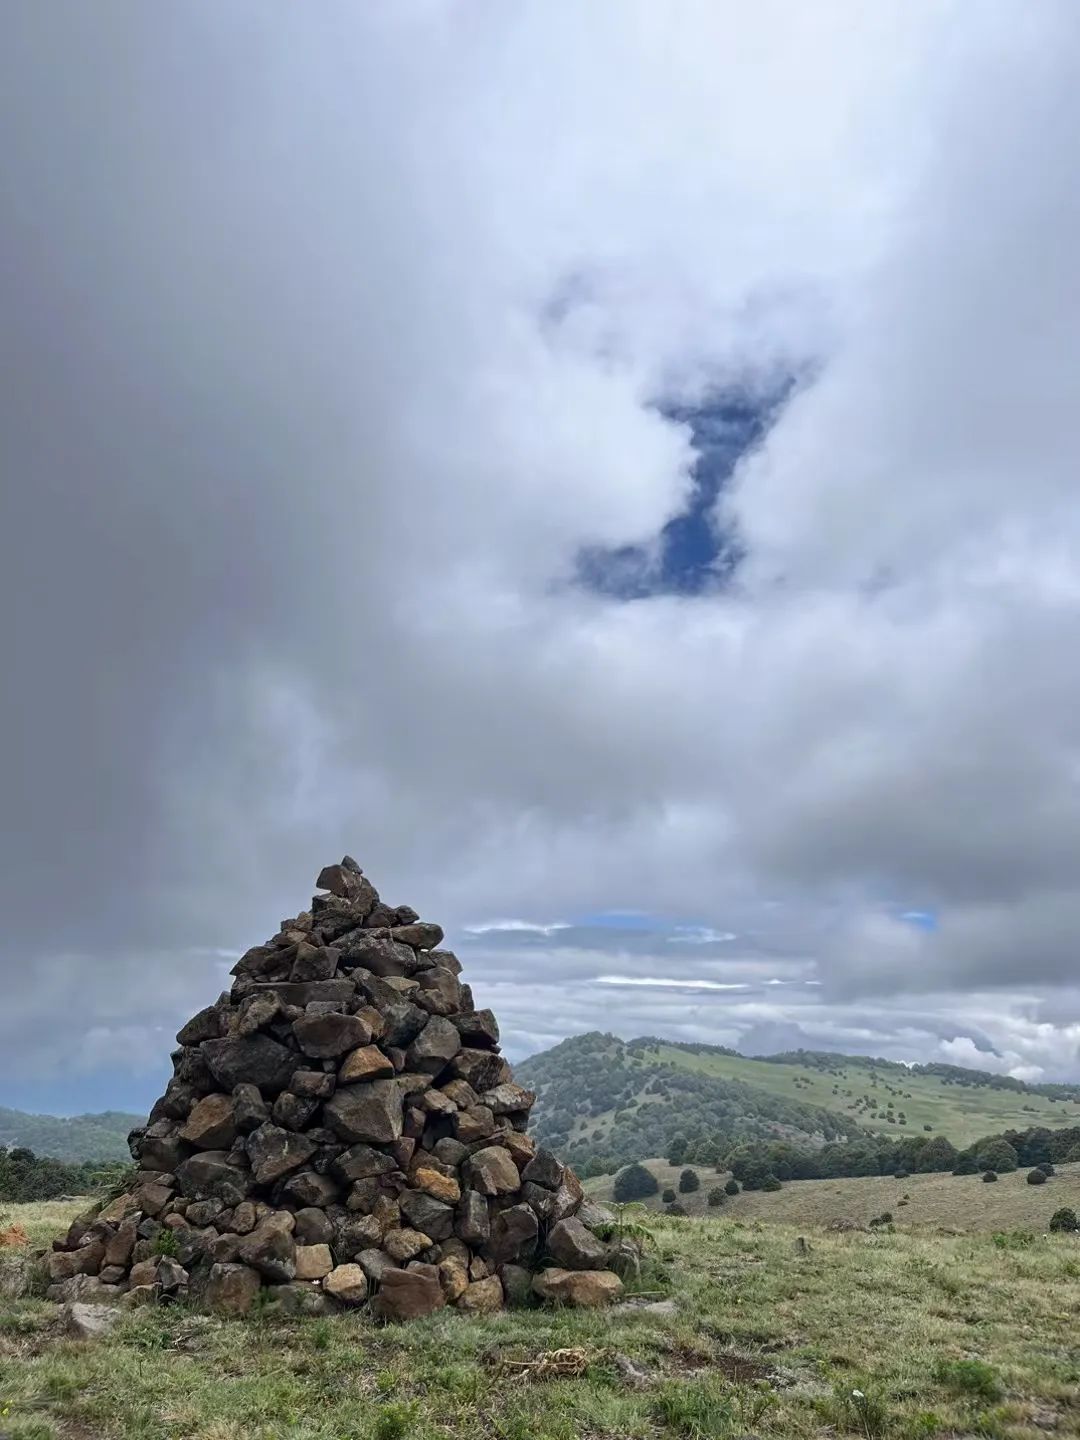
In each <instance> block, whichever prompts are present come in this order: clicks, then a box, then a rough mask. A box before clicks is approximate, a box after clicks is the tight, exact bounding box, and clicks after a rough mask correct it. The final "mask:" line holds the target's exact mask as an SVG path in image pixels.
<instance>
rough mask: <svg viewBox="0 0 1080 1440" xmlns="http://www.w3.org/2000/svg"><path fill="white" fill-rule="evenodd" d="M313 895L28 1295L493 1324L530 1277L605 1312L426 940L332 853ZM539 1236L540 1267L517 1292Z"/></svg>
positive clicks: (580, 1228)
mask: <svg viewBox="0 0 1080 1440" xmlns="http://www.w3.org/2000/svg"><path fill="white" fill-rule="evenodd" d="M316 883H317V885H318V888H319V890H320V891H321V892H323V893H320V894H319V895H317V896H316V897H315V898H314V900H313V901H312V904H311V909H310V910H307V911H304V912H303V913H302V914H300V915H298V916H296V917H295V918H294V919H291V920H286V921H285V922H284V923H283V925H282V927H281V930H280V931H279V933H278V934H277V935H275V936H274V938H273V939H272V940H270V941H268V942H267V943H266V944H265V945H257V946H255V947H254V948H253V949H251V950H249V951H248V952H247V954H246V955H244V956H243V957H242V959H241V960H240V961H239V962H238V963H237V964H236V965H235V966H234V968H233V972H232V973H233V975H234V977H235V980H234V983H233V986H232V989H231V991H229V992H228V993H227V994H223V995H222V996H220V997H219V999H218V1000H217V1001H215V1003H214V1004H213V1005H208V1006H207V1007H206V1008H205V1009H204V1010H200V1011H199V1013H198V1014H197V1015H195V1016H193V1018H192V1019H191V1020H189V1021H188V1023H187V1024H186V1025H185V1026H183V1028H182V1029H181V1030H180V1032H179V1034H178V1035H177V1042H178V1045H179V1047H180V1048H179V1049H177V1050H176V1051H174V1052H173V1057H172V1059H173V1078H172V1079H171V1080H170V1082H169V1084H168V1087H167V1088H166V1091H165V1094H164V1095H163V1096H162V1097H161V1099H160V1100H159V1101H158V1102H157V1104H156V1105H155V1106H154V1108H153V1110H152V1111H151V1112H150V1117H149V1121H148V1123H147V1125H146V1126H145V1127H142V1128H140V1129H138V1130H134V1131H132V1133H131V1136H130V1137H129V1143H130V1146H131V1152H132V1155H133V1156H134V1158H135V1161H136V1163H137V1164H138V1166H139V1171H138V1174H137V1176H136V1177H135V1180H134V1182H133V1183H132V1185H131V1188H130V1189H129V1190H128V1191H126V1192H125V1193H124V1194H122V1195H119V1196H118V1197H116V1198H115V1199H113V1200H111V1201H110V1202H109V1203H108V1204H106V1205H104V1206H102V1207H99V1208H98V1209H96V1210H95V1211H93V1212H91V1213H90V1214H88V1215H85V1216H83V1217H81V1218H80V1219H78V1220H76V1221H75V1223H74V1224H73V1225H72V1226H71V1228H70V1229H69V1231H68V1233H67V1235H66V1237H65V1238H64V1239H63V1240H58V1241H56V1242H54V1246H53V1251H52V1253H51V1254H49V1255H48V1256H47V1257H46V1259H45V1272H46V1279H47V1281H48V1291H47V1293H48V1295H49V1297H50V1298H51V1299H54V1300H60V1301H64V1302H67V1303H69V1304H70V1303H72V1302H78V1303H79V1304H81V1305H87V1304H90V1305H94V1304H100V1303H102V1302H106V1303H108V1302H110V1301H111V1302H113V1303H116V1302H118V1301H122V1302H123V1303H124V1304H127V1305H138V1304H143V1303H147V1302H159V1303H161V1302H165V1303H167V1302H170V1301H175V1300H179V1299H189V1300H191V1301H194V1302H195V1303H198V1304H201V1305H203V1306H205V1307H206V1308H208V1309H212V1310H216V1311H218V1312H219V1313H221V1314H224V1315H243V1314H246V1313H247V1312H248V1311H249V1310H250V1309H251V1307H252V1306H253V1305H254V1304H255V1302H256V1300H257V1299H258V1298H259V1297H260V1295H261V1294H262V1292H264V1291H265V1292H266V1297H265V1298H266V1299H267V1300H268V1301H269V1302H271V1303H272V1305H273V1308H274V1309H275V1310H277V1311H279V1312H281V1313H284V1314H293V1315H309V1314H326V1313H328V1312H329V1311H332V1310H337V1309H340V1308H342V1307H346V1306H348V1307H355V1306H358V1305H364V1304H368V1303H370V1304H371V1305H372V1307H373V1309H374V1312H375V1313H376V1314H378V1315H380V1316H381V1317H383V1318H385V1319H393V1320H404V1319H411V1318H413V1317H415V1316H419V1315H425V1314H429V1313H430V1312H431V1311H433V1310H436V1309H440V1308H442V1307H443V1306H446V1305H450V1306H454V1307H456V1308H458V1309H461V1310H464V1311H468V1312H469V1313H473V1314H475V1313H476V1312H478V1311H486V1310H492V1309H498V1308H499V1307H500V1306H501V1305H503V1304H504V1303H506V1301H507V1297H508V1295H509V1296H510V1298H515V1299H521V1298H524V1297H526V1296H528V1294H529V1293H530V1291H529V1285H530V1280H531V1281H532V1293H533V1294H535V1295H538V1296H541V1297H543V1298H550V1299H553V1300H556V1301H559V1302H561V1303H569V1304H575V1305H582V1304H586V1305H587V1304H606V1303H607V1302H608V1301H610V1299H612V1298H613V1296H614V1295H615V1294H616V1293H617V1291H618V1288H619V1286H620V1281H619V1279H618V1277H617V1276H616V1275H614V1274H613V1273H611V1271H610V1270H609V1268H608V1266H609V1264H610V1263H611V1259H612V1255H611V1251H610V1249H609V1247H607V1246H606V1245H605V1244H604V1243H603V1242H602V1241H601V1240H599V1239H598V1238H597V1237H596V1236H595V1235H594V1234H593V1233H592V1232H591V1230H590V1229H589V1228H588V1227H587V1226H586V1225H583V1224H582V1223H581V1219H580V1218H574V1217H577V1216H578V1215H579V1212H582V1201H583V1195H582V1189H581V1185H580V1183H579V1181H578V1179H577V1176H576V1175H575V1174H574V1173H573V1171H572V1170H570V1169H569V1168H567V1167H565V1166H563V1165H561V1164H560V1163H559V1161H558V1160H557V1159H556V1157H555V1156H554V1155H552V1154H550V1153H549V1152H548V1151H545V1150H538V1149H537V1147H536V1144H535V1142H534V1141H533V1140H531V1139H530V1138H529V1136H528V1134H527V1133H526V1130H527V1126H528V1121H529V1111H530V1109H531V1107H532V1104H533V1101H534V1100H535V1096H534V1095H533V1094H532V1093H531V1092H530V1091H528V1090H525V1089H523V1088H522V1087H521V1086H520V1085H516V1084H515V1083H514V1079H513V1075H512V1074H511V1071H510V1067H509V1065H508V1064H507V1062H506V1061H505V1060H504V1059H503V1057H502V1056H501V1055H500V1054H499V1044H498V1040H499V1029H498V1025H497V1024H496V1022H495V1017H494V1015H492V1013H491V1011H490V1010H476V1009H475V1007H474V1004H473V997H472V992H471V991H470V989H469V987H468V985H466V984H463V983H462V981H461V979H460V975H461V966H460V964H459V963H458V961H457V959H456V957H455V956H454V955H453V954H452V953H451V952H450V951H449V950H443V949H440V948H439V946H440V945H441V943H442V939H443V932H442V930H441V929H440V928H439V926H438V925H432V924H427V923H423V922H421V920H420V917H419V916H418V915H417V913H416V911H415V910H411V909H410V908H409V907H408V906H397V907H394V906H390V905H386V904H384V903H383V902H382V901H381V900H380V898H379V895H378V893H377V892H376V890H375V888H374V886H373V885H372V884H371V882H370V881H369V880H368V879H367V878H366V876H364V875H363V874H362V873H361V870H360V867H359V866H358V865H357V864H356V862H355V861H354V860H352V859H350V858H349V857H348V856H346V857H345V858H344V859H343V860H342V861H341V863H340V864H339V865H328V866H326V867H325V869H324V870H323V871H322V872H321V873H320V875H319V878H318V881H317V882H316ZM582 1216H583V1218H586V1219H588V1218H589V1217H590V1216H591V1217H593V1219H592V1223H593V1224H595V1223H596V1220H597V1218H605V1217H604V1216H603V1212H597V1207H595V1206H586V1207H585V1209H584V1211H583V1212H582ZM548 1237H551V1240H552V1241H553V1244H552V1245H551V1247H550V1253H551V1254H552V1255H554V1256H555V1257H556V1259H557V1260H558V1263H559V1266H560V1268H559V1269H551V1270H547V1271H543V1270H542V1271H541V1272H540V1273H539V1275H537V1276H536V1277H535V1279H532V1277H531V1274H530V1272H532V1271H534V1270H535V1268H536V1263H537V1260H538V1257H539V1256H540V1255H541V1254H542V1253H544V1252H545V1250H546V1249H547V1248H548V1244H547V1242H548Z"/></svg>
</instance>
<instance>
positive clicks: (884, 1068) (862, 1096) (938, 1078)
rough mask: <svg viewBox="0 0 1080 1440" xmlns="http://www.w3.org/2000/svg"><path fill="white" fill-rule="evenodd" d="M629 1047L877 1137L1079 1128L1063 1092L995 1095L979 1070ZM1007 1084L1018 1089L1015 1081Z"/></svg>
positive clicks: (1074, 1107)
mask: <svg viewBox="0 0 1080 1440" xmlns="http://www.w3.org/2000/svg"><path fill="white" fill-rule="evenodd" d="M634 1043H635V1044H636V1045H640V1044H644V1045H645V1047H646V1048H645V1053H646V1055H647V1056H649V1058H651V1059H653V1060H657V1061H659V1062H660V1063H666V1064H673V1065H677V1066H679V1067H682V1068H686V1069H689V1070H693V1071H696V1072H697V1073H699V1074H702V1075H710V1076H715V1077H717V1078H720V1079H725V1080H741V1081H743V1083H744V1084H747V1085H753V1086H755V1087H756V1088H757V1089H759V1090H767V1091H768V1092H769V1093H770V1094H771V1095H777V1096H792V1097H795V1098H798V1099H800V1100H805V1101H806V1102H807V1103H808V1104H812V1105H820V1106H823V1107H824V1108H825V1109H827V1110H834V1111H837V1112H838V1113H840V1114H842V1115H845V1116H847V1118H849V1119H851V1120H855V1121H857V1122H858V1124H859V1125H861V1126H862V1127H863V1128H864V1129H866V1130H871V1131H873V1132H875V1133H877V1134H880V1135H885V1134H888V1135H892V1136H896V1135H901V1134H903V1133H904V1132H905V1130H907V1131H909V1132H910V1131H912V1130H916V1131H924V1129H925V1126H927V1125H930V1126H931V1127H932V1129H933V1131H934V1133H935V1134H941V1135H945V1136H947V1137H948V1139H950V1140H951V1141H952V1142H953V1144H954V1145H956V1146H957V1147H958V1148H959V1149H962V1148H963V1147H964V1146H965V1145H970V1144H971V1142H972V1141H973V1140H977V1139H978V1138H979V1137H980V1136H982V1135H991V1134H998V1133H999V1132H1000V1131H1002V1130H1013V1129H1015V1130H1024V1129H1027V1128H1028V1126H1031V1125H1046V1126H1049V1127H1051V1128H1053V1127H1055V1126H1058V1125H1077V1124H1080V1099H1074V1098H1071V1096H1070V1097H1068V1098H1066V1095H1065V1094H1064V1093H1063V1095H1062V1098H1060V1099H1054V1098H1052V1097H1051V1096H1049V1095H1046V1094H1043V1093H1041V1088H1040V1089H1034V1088H1032V1087H1027V1086H1023V1087H1020V1088H1017V1089H1012V1088H1009V1089H1004V1088H1001V1089H999V1088H997V1087H996V1086H994V1085H993V1084H991V1083H986V1082H988V1081H993V1080H994V1079H996V1078H997V1077H994V1076H983V1074H982V1072H980V1071H968V1072H965V1071H963V1070H961V1069H960V1067H953V1066H949V1067H944V1066H943V1067H941V1068H942V1070H943V1071H944V1072H946V1073H943V1074H930V1073H927V1072H926V1070H921V1071H918V1072H912V1071H910V1070H907V1069H905V1068H904V1067H903V1066H899V1065H892V1064H887V1063H885V1064H882V1063H880V1062H879V1063H875V1062H873V1061H868V1060H864V1059H862V1058H860V1057H855V1058H852V1057H849V1056H845V1055H831V1056H827V1057H816V1056H814V1057H808V1059H809V1060H810V1063H807V1064H799V1063H797V1061H795V1059H794V1057H787V1056H785V1057H784V1059H783V1060H782V1061H780V1060H772V1059H769V1060H748V1059H746V1058H745V1057H744V1056H742V1055H732V1054H730V1053H727V1052H725V1051H723V1050H719V1049H715V1050H714V1049H710V1048H707V1047H705V1046H701V1047H689V1046H681V1045H672V1044H669V1043H665V1042H664V1041H654V1040H650V1041H645V1042H640V1041H639V1042H634ZM819 1059H826V1060H828V1061H829V1062H831V1063H830V1065H829V1068H825V1067H824V1066H822V1065H821V1064H820V1063H814V1061H816V1060H819ZM965 1075H969V1076H970V1077H971V1079H970V1080H968V1081H967V1082H966V1083H962V1082H961V1081H960V1079H959V1078H954V1077H960V1076H965ZM980 1081H981V1082H982V1083H980ZM1012 1084H1013V1085H1016V1086H1018V1087H1019V1082H1018V1081H1013V1082H1012ZM1055 1088H1056V1087H1055ZM1062 1089H1063V1091H1064V1087H1062ZM890 1111H891V1112H892V1115H893V1119H891V1120H890V1119H889V1112H890ZM901 1116H903V1117H904V1119H905V1120H906V1122H907V1124H906V1126H905V1125H904V1124H903V1123H902V1122H901V1118H900V1117H901Z"/></svg>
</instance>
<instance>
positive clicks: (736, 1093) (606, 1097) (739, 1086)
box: [515, 1032, 859, 1173]
mask: <svg viewBox="0 0 1080 1440" xmlns="http://www.w3.org/2000/svg"><path fill="white" fill-rule="evenodd" d="M687 1059H690V1060H692V1061H693V1063H685V1062H686V1060H687ZM698 1061H699V1057H697V1056H693V1057H685V1056H681V1055H680V1054H679V1052H677V1051H672V1055H671V1057H668V1056H667V1055H666V1054H665V1055H663V1056H658V1055H656V1054H655V1053H648V1052H647V1051H646V1049H645V1045H644V1042H633V1043H631V1044H629V1045H628V1044H625V1043H624V1042H623V1041H621V1040H619V1039H617V1038H616V1037H615V1036H614V1035H601V1034H599V1033H596V1032H594V1033H592V1034H589V1035H578V1036H575V1037H574V1038H573V1039H571V1040H564V1041H563V1042H562V1044H561V1045H556V1046H555V1047H554V1048H553V1049H551V1050H546V1051H544V1053H543V1054H541V1055H534V1056H533V1057H532V1058H531V1059H529V1060H526V1061H525V1062H524V1063H523V1064H521V1065H519V1066H517V1067H515V1074H516V1078H517V1079H518V1080H519V1082H520V1083H521V1084H522V1085H527V1086H528V1087H529V1089H531V1090H535V1091H536V1093H537V1096H538V1099H537V1105H536V1109H535V1110H534V1111H533V1129H534V1132H535V1134H536V1136H537V1138H538V1139H540V1140H542V1141H543V1142H544V1143H545V1144H546V1145H549V1146H551V1148H553V1149H557V1150H558V1151H559V1153H560V1154H562V1155H563V1156H564V1157H565V1158H566V1159H567V1160H569V1161H570V1163H571V1164H573V1165H575V1166H577V1167H579V1168H580V1169H581V1170H582V1171H584V1172H585V1173H592V1172H593V1171H595V1170H596V1169H597V1168H599V1167H600V1166H603V1168H605V1169H615V1168H617V1167H618V1166H619V1165H622V1164H625V1163H626V1162H627V1161H628V1160H636V1159H637V1158H638V1157H639V1156H641V1155H655V1154H658V1153H664V1152H665V1151H666V1150H667V1147H668V1145H669V1144H670V1142H671V1140H672V1139H673V1138H674V1137H675V1136H676V1135H678V1134H679V1133H683V1134H687V1135H689V1134H696V1135H707V1136H708V1144H709V1145H710V1146H711V1147H712V1148H713V1149H714V1150H715V1151H716V1158H719V1155H720V1153H721V1152H722V1151H724V1150H726V1149H727V1148H728V1147H729V1146H730V1145H732V1144H735V1143H737V1142H738V1141H740V1140H755V1139H775V1138H787V1139H792V1140H803V1141H805V1140H808V1139H815V1138H816V1139H817V1140H818V1141H820V1140H825V1139H839V1138H843V1137H846V1136H855V1135H857V1134H858V1133H859V1127H858V1125H857V1123H856V1122H855V1121H854V1120H853V1119H851V1118H850V1117H848V1116H845V1115H842V1114H839V1113H834V1112H832V1111H829V1110H825V1109H822V1108H821V1107H820V1106H818V1105H816V1104H814V1103H813V1102H811V1101H809V1100H808V1099H807V1098H806V1097H804V1096H802V1095H800V1094H798V1093H789V1092H780V1091H770V1090H766V1089H764V1088H761V1087H757V1086H751V1085H747V1084H746V1083H745V1082H744V1081H743V1080H742V1079H741V1078H739V1077H737V1076H730V1077H729V1076H721V1075H714V1074H712V1073H710V1072H709V1069H708V1067H707V1066H702V1065H701V1064H700V1063H698Z"/></svg>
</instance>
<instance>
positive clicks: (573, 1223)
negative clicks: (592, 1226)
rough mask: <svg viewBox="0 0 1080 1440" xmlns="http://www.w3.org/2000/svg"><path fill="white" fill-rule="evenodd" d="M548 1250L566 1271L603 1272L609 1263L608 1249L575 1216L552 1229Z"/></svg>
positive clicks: (548, 1239)
mask: <svg viewBox="0 0 1080 1440" xmlns="http://www.w3.org/2000/svg"><path fill="white" fill-rule="evenodd" d="M547 1248H548V1251H549V1253H550V1254H551V1256H552V1258H553V1259H554V1260H557V1261H558V1262H559V1265H560V1266H561V1267H562V1268H563V1269H564V1270H603V1269H604V1268H605V1267H606V1265H607V1261H608V1247H607V1246H606V1245H604V1244H603V1243H602V1242H601V1241H600V1240H598V1239H597V1238H596V1236H595V1235H594V1234H593V1233H592V1231H591V1230H586V1228H585V1226H584V1225H583V1224H582V1223H581V1221H580V1220H578V1219H576V1218H574V1217H573V1216H570V1217H569V1218H568V1219H566V1220H560V1221H559V1223H558V1224H557V1225H555V1226H553V1227H552V1229H551V1230H550V1231H549V1232H548V1237H547Z"/></svg>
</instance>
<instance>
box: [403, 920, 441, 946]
mask: <svg viewBox="0 0 1080 1440" xmlns="http://www.w3.org/2000/svg"><path fill="white" fill-rule="evenodd" d="M390 934H391V936H392V937H393V938H394V939H395V940H396V941H397V942H398V944H399V945H411V946H412V947H413V948H414V949H415V950H434V949H435V947H436V946H437V945H439V944H441V942H442V938H443V928H442V926H441V925H435V924H432V923H431V922H430V921H425V920H415V921H413V923H412V924H411V925H395V926H394V928H393V929H392V930H391V931H390Z"/></svg>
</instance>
